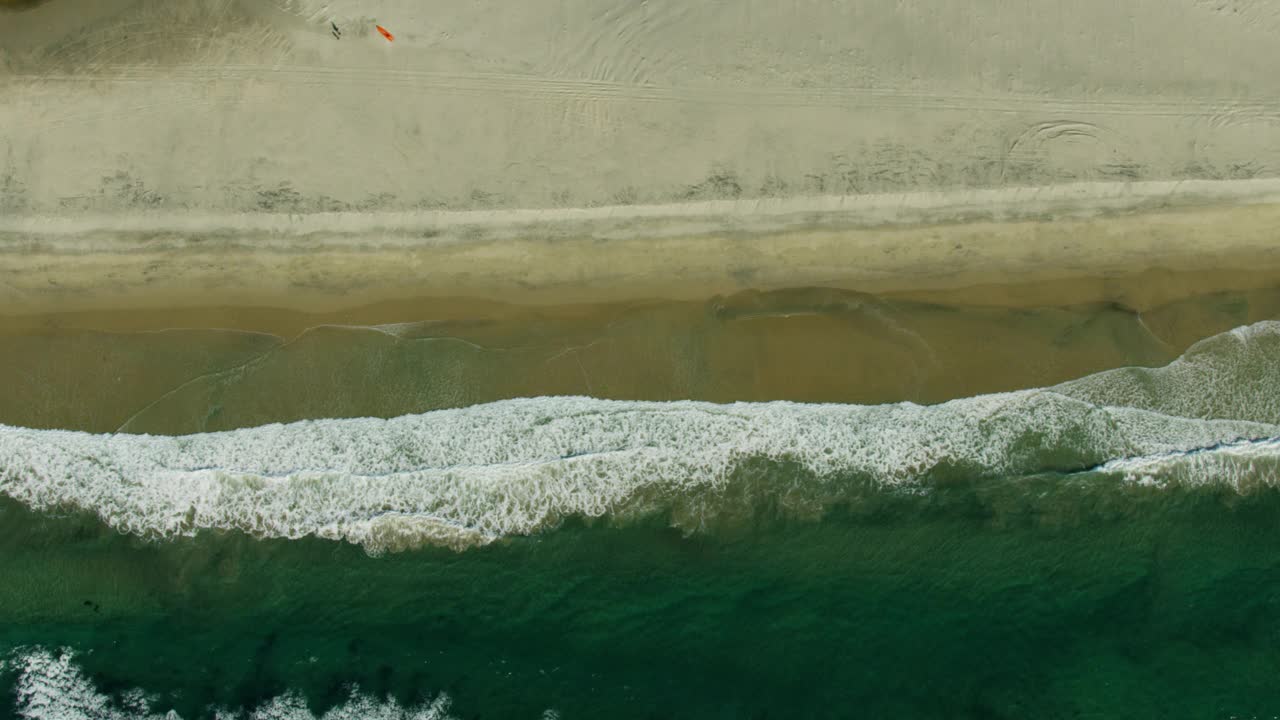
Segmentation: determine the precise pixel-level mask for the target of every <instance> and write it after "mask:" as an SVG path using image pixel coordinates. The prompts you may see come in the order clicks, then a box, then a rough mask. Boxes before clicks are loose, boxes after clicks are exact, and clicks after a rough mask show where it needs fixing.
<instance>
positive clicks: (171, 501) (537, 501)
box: [0, 323, 1280, 553]
mask: <svg viewBox="0 0 1280 720" xmlns="http://www.w3.org/2000/svg"><path fill="white" fill-rule="evenodd" d="M1228 335H1230V337H1227V338H1226V339H1225V340H1224V339H1223V338H1224V336H1218V337H1217V338H1214V339H1211V340H1210V341H1206V343H1208V345H1207V346H1205V344H1204V343H1202V344H1201V345H1198V346H1197V347H1196V348H1193V349H1192V351H1191V352H1189V353H1188V354H1187V356H1186V357H1185V358H1184V359H1183V360H1180V361H1179V362H1178V363H1174V364H1173V365H1170V366H1169V367H1168V368H1164V369H1162V370H1154V371H1151V370H1148V371H1142V372H1145V373H1147V375H1145V376H1137V375H1134V374H1133V373H1129V374H1124V373H1120V374H1116V373H1110V374H1108V373H1102V374H1099V375H1097V376H1093V377H1092V378H1087V379H1085V380H1082V381H1078V382H1077V383H1074V384H1073V383H1068V384H1067V385H1064V386H1060V387H1058V388H1054V389H1053V390H1028V391H1020V392H1013V393H1002V394H994V395H986V396H979V397H974V398H966V399H963V400H956V401H952V402H948V403H944V404H941V405H935V406H928V407H924V406H918V405H914V404H910V403H902V404H897V405H882V406H853V405H804V404H796V403H783V402H778V403H758V404H750V403H737V404H731V405H715V404H710V403H698V402H665V403H659V402H619V401H606V400H596V399H591V398H581V397H555V398H533V399H521V400H510V401H504V402H497V403H492V404H488V405H481V406H475V407H470V408H463V409H456V410H442V411H436V412H430V413H425V414H422V415H414V416H406V417H401V418H395V419H391V420H379V419H355V420H312V421H304V422H298V423H292V424H289V425H269V426H263V427H259V428H252V429H245V430H236V431H231V432H222V433H208V434H201V435H189V436H181V437H159V436H145V435H91V434H86V433H77V432H67V431H50V430H31V429H24V428H15V427H5V426H0V492H2V493H4V494H6V495H8V496H10V497H12V498H15V499H17V500H19V501H21V502H23V503H25V504H27V505H28V506H30V507H32V508H34V509H37V510H49V509H54V508H77V509H82V510H87V511H91V512H94V513H97V514H98V515H99V516H100V517H101V518H102V519H103V520H104V521H106V522H107V523H108V524H110V525H111V526H113V527H116V528H118V529H119V530H121V531H124V532H129V533H135V534H138V535H142V536H146V537H173V536H177V535H189V534H193V533H195V532H197V531H199V530H201V529H222V530H239V531H243V532H247V533H250V534H252V535H254V536H257V537H277V538H298V537H302V536H306V535H316V536H319V537H323V538H331V539H341V540H346V541H350V542H353V543H359V544H361V545H363V546H364V547H365V548H367V549H368V550H369V551H370V552H375V553H376V552H380V551H385V550H389V549H397V548H402V547H411V546H418V545H422V544H428V543H429V544H439V545H446V546H450V547H455V548H462V547H467V546H472V545H478V544H484V543H487V542H490V541H492V540H494V539H496V538H500V537H503V536H507V535H516V534H529V533H533V532H536V531H538V530H540V529H544V528H547V527H551V526H554V525H555V524H557V523H558V522H560V521H561V520H562V519H563V518H565V517H568V516H581V517H587V518H594V517H602V516H611V517H615V518H617V517H625V516H628V515H630V514H635V513H640V512H644V511H647V510H650V509H653V508H663V507H666V508H668V509H670V508H672V507H673V506H674V505H677V504H679V503H680V502H682V501H684V508H683V513H682V514H679V515H676V514H674V513H673V516H675V522H676V523H677V524H679V525H681V526H682V527H685V528H686V529H690V530H692V529H696V528H698V527H700V526H701V525H703V524H704V521H706V520H707V519H708V518H707V517H706V516H709V515H714V513H715V512H716V502H715V500H716V497H715V496H716V493H717V492H720V491H723V490H725V489H726V488H728V487H729V486H730V485H731V483H732V482H733V480H734V478H735V472H737V471H738V470H739V469H740V468H741V467H742V466H743V464H744V463H747V462H750V461H755V460H759V459H764V460H770V461H777V462H781V463H787V464H789V465H790V466H792V467H794V468H796V469H797V470H798V471H799V472H798V473H797V472H792V473H776V474H775V475H777V476H778V477H779V478H782V477H783V476H784V475H785V476H786V478H787V479H778V480H777V483H778V485H776V486H774V487H772V488H768V487H766V489H765V492H770V493H772V494H774V495H775V498H774V499H777V500H778V501H779V502H780V503H782V504H783V505H786V504H787V503H792V504H794V505H796V506H797V507H800V508H803V507H805V504H806V503H810V504H812V503H813V502H814V498H815V497H823V498H830V497H832V496H833V495H834V496H836V497H838V496H839V493H840V489H841V487H843V485H842V483H844V484H846V485H847V484H848V482H849V481H850V479H857V480H859V481H862V482H870V483H872V484H876V485H880V486H883V487H885V488H904V489H912V488H918V487H922V486H924V483H927V481H928V480H929V479H930V478H931V477H934V476H936V475H937V474H938V473H945V472H948V471H951V472H954V471H956V470H957V469H959V470H960V471H963V472H965V473H968V474H978V475H983V476H1017V475H1023V474H1030V473H1036V472H1040V471H1045V470H1077V469H1081V468H1086V467H1090V466H1095V465H1101V464H1103V463H1106V462H1108V461H1112V460H1116V459H1119V458H1131V457H1148V456H1158V455H1162V454H1167V453H1177V452H1185V451H1189V450H1194V449H1196V448H1204V447H1209V446H1214V445H1219V444H1222V443H1229V442H1233V441H1236V440H1239V439H1242V438H1243V439H1260V438H1268V437H1275V436H1278V435H1280V425H1277V424H1275V414H1274V413H1272V410H1270V409H1267V406H1266V405H1265V403H1264V402H1263V401H1261V400H1259V397H1265V398H1273V397H1274V392H1275V388H1277V387H1280V385H1278V384H1271V383H1270V380H1269V379H1268V378H1269V376H1268V377H1262V376H1261V375H1259V373H1264V374H1265V373H1270V374H1271V375H1275V374H1276V373H1277V372H1280V371H1278V370H1277V367H1280V354H1277V355H1276V356H1274V357H1271V358H1270V360H1269V362H1268V358H1267V356H1266V353H1263V355H1262V356H1261V357H1259V356H1258V354H1259V352H1260V351H1268V350H1269V349H1270V345H1269V343H1275V342H1276V338H1277V337H1280V323H1265V324H1260V325H1258V326H1254V327H1253V328H1251V329H1249V330H1248V331H1247V332H1246V331H1242V332H1237V333H1235V334H1234V335H1231V334H1228ZM1231 337H1235V338H1236V339H1235V340H1231ZM1232 343H1235V344H1232ZM1202 346H1203V347H1202ZM1215 348H1217V350H1215ZM1224 348H1225V349H1224ZM1232 353H1234V355H1233V356H1232V357H1231V358H1228V361H1222V362H1219V360H1221V357H1222V356H1224V354H1225V355H1231V354H1232ZM1205 358H1209V359H1212V362H1211V363H1209V365H1210V366H1211V367H1212V369H1213V378H1211V379H1212V382H1211V383H1210V382H1207V381H1206V380H1205V379H1204V377H1203V375H1204V373H1201V372H1198V371H1197V372H1191V370H1195V369H1196V368H1202V367H1204V366H1205V363H1206V360H1205ZM1189 369H1190V370H1189ZM1188 373H1189V374H1188ZM1233 373H1234V375H1233ZM1134 377H1138V378H1139V380H1140V381H1141V382H1142V383H1146V385H1144V386H1142V387H1150V386H1151V385H1152V383H1155V384H1156V385H1157V386H1158V387H1157V390H1158V392H1155V393H1146V394H1143V393H1127V394H1126V393H1125V392H1120V391H1117V390H1115V389H1116V388H1120V389H1121V390H1123V389H1124V388H1128V387H1131V386H1133V378H1134ZM1188 378H1189V379H1188ZM1233 378H1234V379H1233ZM1233 382H1234V383H1235V384H1234V385H1232V383H1233ZM1214 383H1216V385H1214ZM1252 385H1257V386H1258V387H1246V386H1252ZM1218 386H1222V387H1225V388H1231V392H1230V393H1228V392H1227V391H1226V390H1220V389H1219V388H1218ZM1109 388H1110V390H1109ZM1109 392H1114V394H1115V395H1116V404H1118V403H1125V402H1127V403H1129V404H1130V405H1136V407H1119V406H1111V405H1109V404H1106V397H1107V396H1108V393H1109ZM1217 392H1222V393H1223V394H1224V395H1226V396H1227V400H1223V398H1221V397H1219V398H1218V399H1217V400H1216V401H1214V402H1216V403H1217V404H1216V405H1214V406H1213V410H1214V414H1215V415H1216V418H1215V419H1205V418H1201V417H1196V416H1195V415H1197V414H1203V413H1198V409H1199V406H1197V405H1196V404H1195V402H1194V400H1193V398H1194V396H1196V395H1198V394H1213V393H1217ZM1071 395H1075V397H1072V396H1071ZM1228 401H1230V402H1234V403H1238V405H1237V406H1235V407H1231V406H1230V404H1229V402H1228ZM1144 405H1145V406H1147V407H1144ZM1273 406H1274V402H1273V403H1272V407H1273ZM1260 408H1261V409H1260ZM1171 409H1172V410H1179V409H1182V410H1183V411H1184V412H1185V413H1186V414H1190V415H1192V417H1185V416H1182V415H1180V414H1179V413H1178V412H1171V411H1170V410H1171ZM1158 410H1163V411H1164V412H1161V411H1158ZM1241 416H1245V417H1250V418H1254V419H1268V420H1271V422H1266V423H1263V422H1256V421H1246V420H1240V419H1234V418H1238V417H1241Z"/></svg>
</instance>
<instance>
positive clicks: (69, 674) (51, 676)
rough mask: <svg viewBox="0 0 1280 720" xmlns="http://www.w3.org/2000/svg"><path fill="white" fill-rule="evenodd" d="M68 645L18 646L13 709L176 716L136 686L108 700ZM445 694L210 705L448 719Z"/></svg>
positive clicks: (259, 712) (307, 717)
mask: <svg viewBox="0 0 1280 720" xmlns="http://www.w3.org/2000/svg"><path fill="white" fill-rule="evenodd" d="M73 660H74V655H73V653H71V652H70V651H68V650H64V651H62V652H59V653H52V652H49V651H48V650H45V649H42V648H37V649H29V650H26V651H24V652H20V653H18V654H16V655H15V657H14V658H13V659H12V660H11V661H10V662H12V663H13V665H14V668H13V669H14V670H16V672H17V682H16V683H15V691H16V695H17V697H16V698H15V702H14V712H15V714H16V715H17V717H19V718H23V719H24V720H181V718H180V716H179V715H178V714H177V713H175V712H173V711H172V710H170V711H168V712H166V713H159V712H154V711H153V710H152V709H151V705H152V702H151V701H150V700H149V699H148V698H147V697H146V695H145V694H144V693H143V692H142V691H141V690H134V691H131V692H129V693H126V695H125V697H124V699H123V701H122V702H119V703H116V702H113V701H112V699H111V698H110V697H108V696H107V695H105V694H103V693H101V692H99V691H98V690H97V689H96V688H95V687H94V686H93V683H91V682H90V681H89V679H88V678H86V677H85V676H84V673H83V672H81V670H80V668H79V667H77V666H76V665H75V663H74V662H73ZM450 705H451V703H450V700H449V696H448V695H445V694H443V693H442V694H440V695H438V696H437V697H436V698H435V699H434V700H433V701H431V702H429V703H426V704H423V705H420V706H417V707H403V706H401V705H400V704H399V703H397V702H396V701H395V699H388V700H375V699H373V698H372V697H370V696H368V695H362V694H361V693H359V692H358V691H354V690H353V691H352V693H351V696H350V698H348V700H347V701H346V702H344V703H341V704H339V705H337V706H336V707H333V708H331V709H329V710H328V711H327V712H325V713H324V715H321V716H319V718H317V716H316V715H315V714H314V713H312V712H311V711H310V710H309V709H308V708H307V705H306V703H305V702H304V701H303V699H302V698H301V697H300V696H298V695H296V694H292V693H286V694H284V695H281V696H279V697H276V698H273V699H272V700H270V701H269V702H267V703H266V704H264V705H262V706H261V707H258V708H255V709H253V710H251V711H248V712H245V711H243V710H236V711H232V710H226V709H220V710H216V711H214V717H215V718H216V719H217V720H233V719H237V720H238V719H240V718H245V719H247V720H451V719H452V718H453V717H454V716H452V715H450V714H449V709H450Z"/></svg>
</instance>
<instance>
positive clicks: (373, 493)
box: [0, 321, 1280, 718]
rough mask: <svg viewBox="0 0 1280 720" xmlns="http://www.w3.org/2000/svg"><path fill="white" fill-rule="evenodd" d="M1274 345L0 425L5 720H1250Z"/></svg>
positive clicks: (1278, 475)
mask: <svg viewBox="0 0 1280 720" xmlns="http://www.w3.org/2000/svg"><path fill="white" fill-rule="evenodd" d="M1277 517H1280V322H1275V321H1263V322H1258V323H1253V324H1250V325H1244V326H1240V327H1237V328H1235V329H1232V330H1230V331H1227V332H1224V333H1220V334H1217V335H1214V336H1212V337H1208V338H1206V339H1204V340H1202V341H1200V342H1198V343H1196V344H1194V345H1192V346H1191V347H1190V348H1189V349H1187V350H1186V351H1185V352H1183V353H1182V354H1181V355H1180V356H1178V357H1177V358H1176V359H1173V360H1172V361H1169V362H1167V363H1165V364H1162V365H1160V366H1156V367H1145V368H1144V367H1136V366H1134V367H1125V368H1121V369H1113V370H1106V371H1102V372H1096V373H1093V374H1089V375H1086V376H1084V377H1081V378H1078V379H1075V380H1070V381H1066V382H1061V383H1057V384H1053V385H1048V386H1045V387H1040V388H1034V389H1023V390H1012V391H1007V392H997V393H988V394H981V395H972V396H967V397H957V398H955V399H951V400H947V401H945V402H937V403H933V404H916V403H912V402H897V403H886V404H876V405H871V404H840V403H800V402H792V401H772V402H736V403H713V402H706V401H694V400H667V401H657V400H619V399H600V398H595V397H589V396H582V395H578V396H565V395H557V396H543V397H525V398H512V399H504V400H498V401H495V402H487V403H482V404H478V405H463V406H460V407H449V408H444V409H436V410H428V411H426V412H419V413H415V414H408V415H402V416H398V417H366V418H313V419H307V420H300V421H296V422H289V423H275V424H269V425H257V426H251V427H238V428H235V429H228V430H221V431H216V432H201V433H195V434H185V435H173V434H166V435H142V434H128V433H125V434H106V433H93V432H86V431H79V430H58V429H38V428H28V427H20V426H16V425H4V426H0V578H4V582H3V583H0V653H2V654H3V662H4V665H3V668H2V669H0V677H2V679H3V681H2V684H3V687H4V689H5V692H6V693H7V698H8V703H9V708H10V712H12V713H13V714H15V715H16V716H19V717H31V718H89V717H111V718H117V717H118V718H134V717H166V716H167V714H169V713H172V715H168V716H178V717H183V718H195V717H215V716H218V717H241V716H243V717H258V718H293V717H299V718H306V717H330V718H348V717H422V718H428V717H459V718H476V717H480V718H505V717H528V718H546V717H561V718H587V717H591V718H595V717H636V718H659V717H661V718H666V717H690V718H693V717H698V718H701V717H724V718H738V717H775V718H777V717H894V718H908V717H939V718H943V717H946V718H952V717H972V718H1021V717H1032V716H1034V717H1049V718H1057V717H1062V718H1080V717H1096V718H1104V717H1130V716H1143V717H1148V716H1150V717H1199V718H1203V717H1222V718H1229V717H1271V716H1272V715H1273V714H1275V713H1277V712H1280V683H1277V682H1276V677H1277V675H1276V673H1277V670H1278V669H1280V533H1277V532H1276V527H1277V523H1276V518H1277Z"/></svg>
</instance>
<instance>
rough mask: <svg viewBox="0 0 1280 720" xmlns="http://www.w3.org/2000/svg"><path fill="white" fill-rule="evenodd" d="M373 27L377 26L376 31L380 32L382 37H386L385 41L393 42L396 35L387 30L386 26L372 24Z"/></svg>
mask: <svg viewBox="0 0 1280 720" xmlns="http://www.w3.org/2000/svg"><path fill="white" fill-rule="evenodd" d="M374 27H376V28H378V32H380V33H382V37H384V38H386V39H387V42H395V39H396V36H395V35H392V34H391V33H390V32H387V29H386V28H384V27H382V26H381V25H374Z"/></svg>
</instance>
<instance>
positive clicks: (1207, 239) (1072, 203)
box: [0, 180, 1280, 316]
mask: <svg viewBox="0 0 1280 720" xmlns="http://www.w3.org/2000/svg"><path fill="white" fill-rule="evenodd" d="M1278 193H1280V180H1255V181H1231V182H1213V183H1203V182H1182V183H1128V184H1124V183H1092V184H1080V185H1071V186H1057V187H1056V188H1041V189H1038V190H1036V191H1034V192H1032V191H1014V190H1002V191H982V192H981V193H975V192H970V191H964V192H958V193H952V194H943V193H917V194H911V195H894V196H866V197H861V198H854V199H849V198H826V199H823V198H816V199H815V198H800V199H797V200H794V201H785V202H784V201H778V202H776V203H773V204H772V205H770V204H769V203H770V202H772V201H759V202H756V201H741V202H737V201H735V202H729V203H723V202H713V203H691V204H687V205H682V206H647V207H638V208H629V211H630V212H632V214H631V215H628V216H623V215H622V214H621V213H622V211H623V210H624V209H625V208H617V207H613V208H594V209H579V210H566V211H555V212H557V213H558V214H557V215H548V213H551V212H552V211H546V210H525V211H494V212H485V213H478V214H477V213H472V212H457V213H408V214H405V213H394V214H382V215H373V214H369V215H361V214H340V215H341V217H332V216H328V215H320V216H301V217H300V216H279V215H262V216H251V215H250V216H234V222H233V221H232V220H233V218H224V222H222V223H221V224H220V225H219V224H218V223H210V222H208V218H207V217H202V216H195V215H141V216H137V217H124V216H120V217H114V218H113V217H106V218H98V219H96V220H93V219H87V218H86V219H78V220H61V221H49V220H39V219H35V218H9V219H7V220H3V221H0V306H3V307H4V308H5V311H4V313H3V314H4V315H8V316H22V315H43V314H51V313H66V312H85V311H111V310H132V309H144V308H156V307H160V308H166V309H178V308H200V307H205V308H207V307H211V306H218V307H263V308H277V309H286V310H295V311H303V312H311V313H332V312H337V311H342V310H347V309H352V308H359V307H364V306H369V305H373V304H376V303H383V302H390V301H398V300H404V299H407V298H454V299H470V300H500V301H502V302H505V303H510V304H515V305H557V304H581V303H606V302H622V301H628V300H649V299H656V300H691V299H705V298H708V297H712V296H716V295H724V294H731V293H735V292H741V291H745V290H773V289H780V288H794V287H811V286H815V287H830V288H838V289H843V290H853V291H857V292H863V293H870V294H877V295H885V296H904V297H911V298H919V299H930V298H936V297H939V296H942V297H943V301H945V302H956V301H957V298H959V299H960V301H962V302H963V299H964V295H965V293H964V292H963V291H964V290H965V289H967V288H987V290H985V291H982V292H980V293H978V297H976V298H974V300H975V301H976V304H983V303H991V302H994V303H995V304H1000V305H1012V306H1021V305H1045V304H1050V305H1068V304H1082V303H1090V302H1116V303H1120V304H1123V305H1124V306H1126V307H1128V308H1130V309H1133V310H1135V311H1139V312H1140V311H1142V310H1143V309H1144V308H1147V307H1152V306H1156V305H1160V304H1165V303H1168V302H1171V301H1174V300H1177V299H1179V298H1182V297H1187V296H1191V295H1201V294H1206V293H1212V292H1217V291H1224V290H1251V289H1259V288H1268V287H1274V286H1277V285H1280V238H1278V237H1277V234H1278V231H1277V230H1276V228H1280V194H1278ZM989 196H990V197H996V196H999V197H1004V198H1005V201H1004V202H1003V204H1001V203H992V208H993V209H992V210H991V213H990V215H991V216H992V217H998V218H1004V219H982V220H969V221H963V219H962V218H963V216H964V212H965V209H966V208H969V207H972V206H973V205H974V203H985V202H987V201H988V200H990V197H989ZM1228 197H1229V198H1232V200H1231V203H1230V204H1227V203H1226V202H1225V201H1224V198H1228ZM895 199H896V200H895ZM895 202H896V203H897V204H896V205H895V204H894V203H895ZM788 203H789V204H788ZM842 203H843V206H844V207H845V208H846V211H842V212H835V211H832V212H826V213H823V212H817V211H810V210H811V209H812V208H813V207H816V206H817V205H819V204H826V205H831V206H839V205H841V204H842ZM745 206H755V207H758V208H759V210H760V211H759V212H757V213H752V214H749V213H745V212H741V210H742V209H743V208H744V207H745ZM783 210H788V211H787V212H783ZM716 213H719V214H718V215H717V214H716ZM539 215H541V216H542V217H544V220H543V221H539V222H523V223H522V222H517V221H518V220H520V219H521V218H526V219H527V218H531V217H536V216H539ZM545 218H552V219H545ZM850 218H855V220H856V221H853V220H850ZM946 218H950V220H949V221H948V220H946ZM331 221H332V222H331ZM236 223H239V226H237V225H236ZM329 225H332V227H329V229H328V230H325V229H324V228H326V227H328V226H329ZM200 227H204V228H205V230H200V229H199V228H200ZM1152 273H1155V274H1161V273H1164V274H1167V275H1169V276H1181V277H1180V278H1179V280H1178V281H1177V282H1173V281H1168V282H1164V283H1155V284H1154V285H1153V284H1152V283H1150V282H1142V281H1140V277H1141V276H1144V274H1146V275H1147V276H1149V275H1151V274H1152ZM1131 281H1135V282H1137V285H1142V286H1144V287H1126V285H1133V284H1134V282H1131ZM1000 288H1004V289H1005V290H1000ZM993 289H994V290H993ZM215 291H216V292H215ZM214 297H216V298H217V300H216V301H211V300H212V299H213V298H214Z"/></svg>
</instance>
